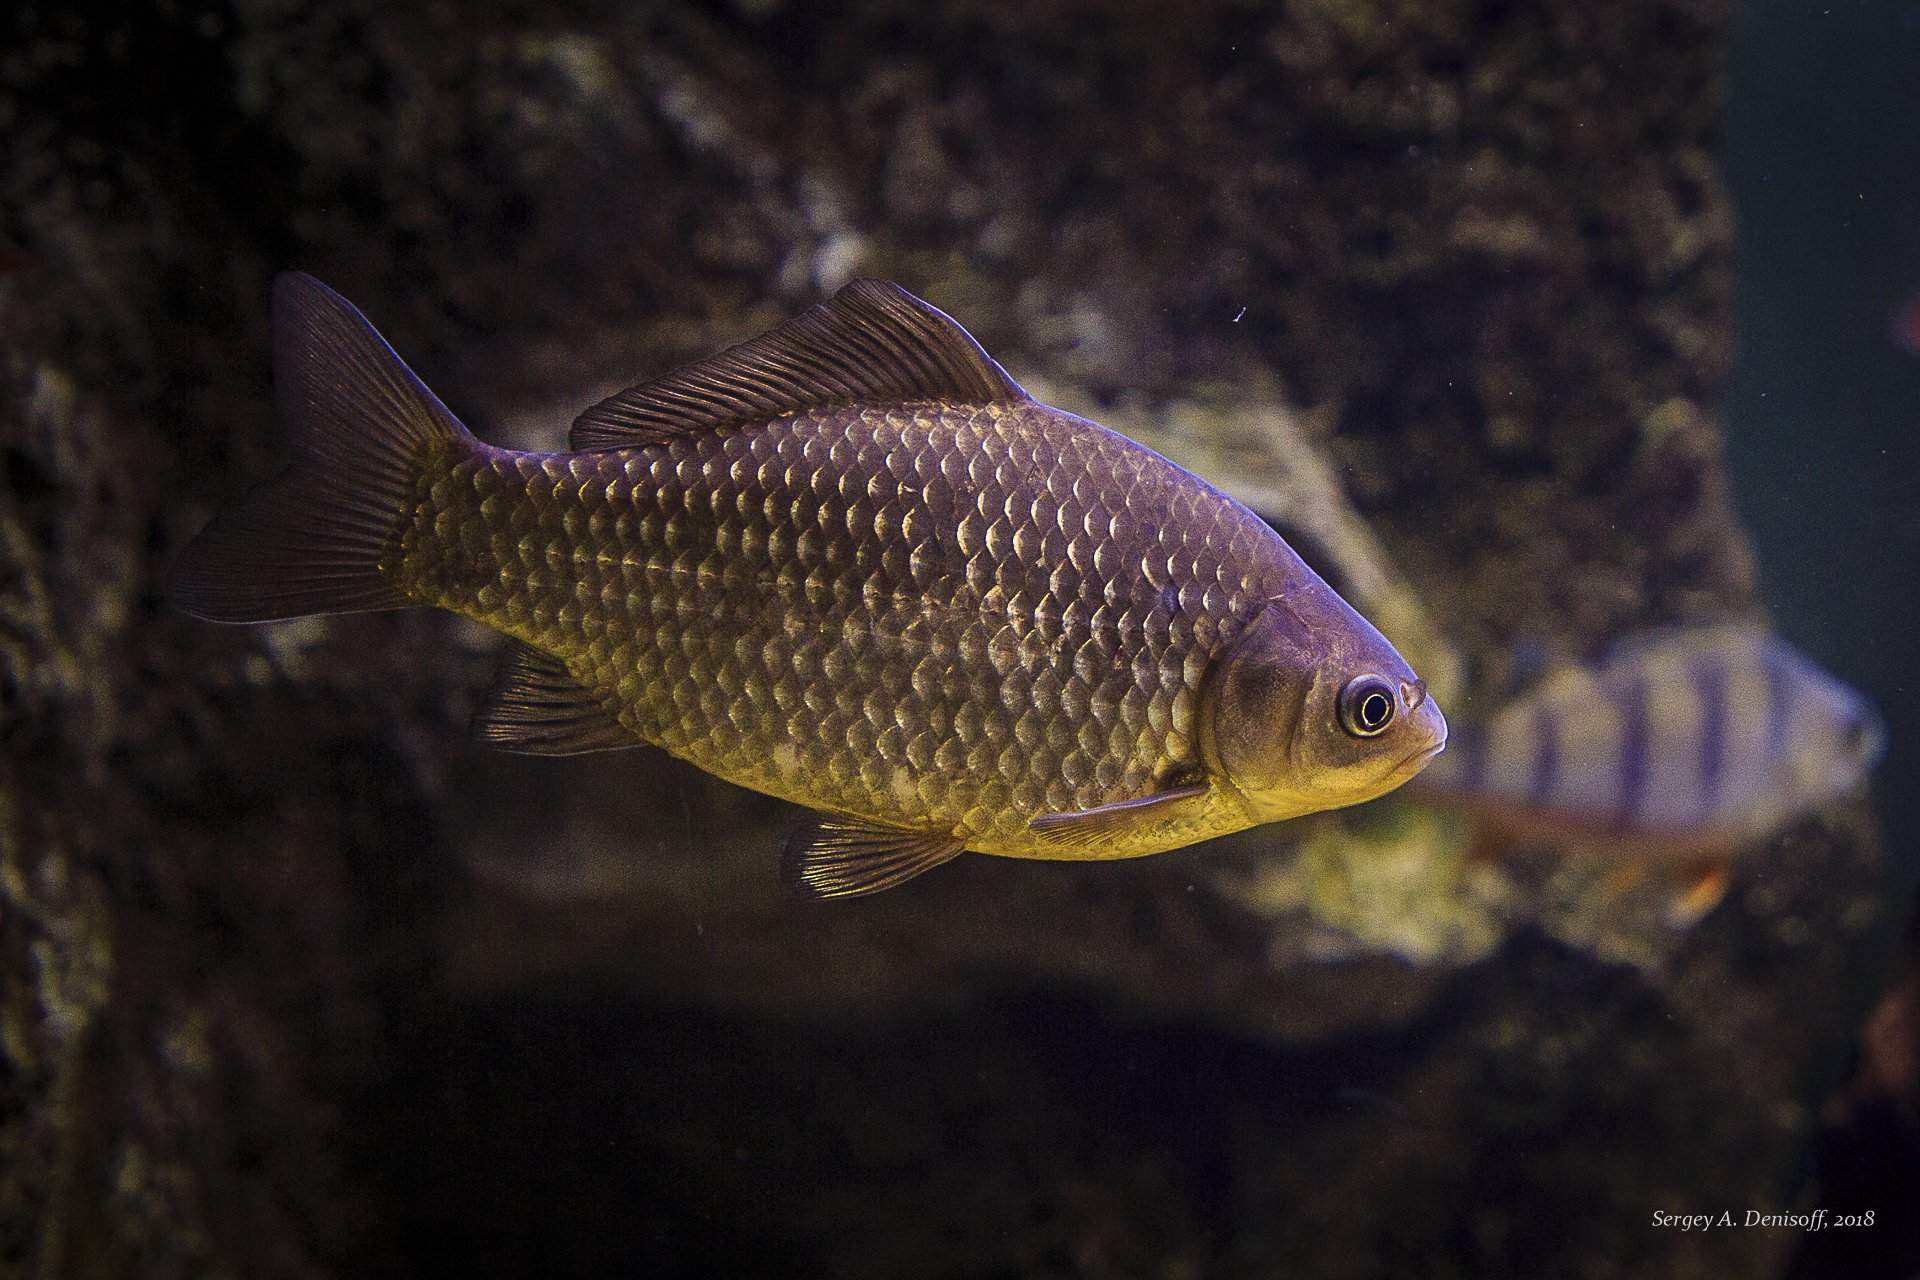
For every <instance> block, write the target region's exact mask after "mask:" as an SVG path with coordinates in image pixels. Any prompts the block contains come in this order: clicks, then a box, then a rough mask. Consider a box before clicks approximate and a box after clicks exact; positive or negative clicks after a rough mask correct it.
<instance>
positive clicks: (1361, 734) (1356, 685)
mask: <svg viewBox="0 0 1920 1280" xmlns="http://www.w3.org/2000/svg"><path fill="white" fill-rule="evenodd" d="M1393 708H1394V702H1393V687H1392V686H1391V685H1389V684H1388V683H1387V682H1386V681H1385V680H1382V679H1381V678H1380V677H1379V676H1359V677H1356V678H1355V679H1353V680H1352V681H1350V682H1348V684H1347V687H1346V688H1344V689H1342V690H1341V691H1340V727H1341V728H1342V729H1345V730H1346V731H1347V732H1348V733H1350V734H1352V735H1353V736H1354V737H1356V738H1372V737H1377V736H1378V735H1380V734H1382V733H1385V732H1386V731H1387V726H1388V725H1390V724H1392V723H1393Z"/></svg>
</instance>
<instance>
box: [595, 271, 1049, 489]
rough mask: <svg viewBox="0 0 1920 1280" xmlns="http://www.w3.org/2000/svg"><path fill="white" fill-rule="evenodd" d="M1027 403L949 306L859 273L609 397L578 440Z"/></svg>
mask: <svg viewBox="0 0 1920 1280" xmlns="http://www.w3.org/2000/svg"><path fill="white" fill-rule="evenodd" d="M1029 398H1030V397H1029V396H1028V395H1027V393H1026V392H1025V391H1022V390H1021V389H1020V384H1019V383H1017V382H1015V381H1014V380H1013V379H1012V378H1010V377H1008V376H1007V373H1006V370H1004V369H1002V368H1001V367H1000V366H999V365H997V364H995V363H994V362H993V358H992V357H991V356H989V355H988V354H987V353H986V352H985V351H983V350H981V349H980V344H979V343H977V342H975V341H974V340H973V338H972V336H971V335H969V334H968V333H967V331H966V330H965V329H963V328H961V327H960V325H959V324H958V323H957V322H956V321H954V320H953V318H952V317H950V316H948V315H947V314H946V313H945V312H943V311H941V310H940V309H938V308H937V307H934V306H932V305H930V304H928V303H925V302H922V301H921V300H920V299H918V298H916V297H914V296H913V295H912V294H910V293H908V292H907V291H906V290H905V289H902V288H901V287H900V286H899V285H897V284H889V283H888V282H886V281H884V280H855V281H854V282H853V283H852V284H849V285H848V286H847V287H846V288H844V289H842V290H840V292H839V293H836V294H834V295H833V300H832V301H831V302H825V303H822V304H820V305H819V306H816V307H813V308H812V309H810V310H808V311H806V312H803V313H802V314H801V315H799V316H797V317H795V318H794V319H792V320H789V321H788V322H787V323H785V324H783V325H781V326H780V327H779V328H777V329H773V330H770V331H768V332H767V333H763V334H761V335H760V336H759V337H757V338H754V339H751V340H750V341H747V342H743V343H741V344H740V345H738V346H735V347H729V348H728V349H727V350H725V351H722V352H721V353H720V354H719V355H717V356H713V357H711V358H709V359H706V360H700V361H697V362H695V363H693V364H689V365H683V366H682V367H680V368H678V369H676V370H674V371H673V372H672V373H669V374H667V375H666V376H665V377H662V378H658V379H656V380H654V381H652V382H646V383H642V384H641V385H639V386H637V387H632V388H629V389H628V390H626V391H622V392H620V393H619V394H617V395H614V396H610V397H608V398H607V399H605V400H602V401H601V402H600V403H599V404H597V405H594V406H593V407H592V408H591V409H588V410H587V411H586V412H585V413H583V414H581V415H580V416H579V418H577V419H575V421H574V424H573V435H572V437H571V447H572V448H573V449H574V450H575V451H577V452H586V451H589V450H594V449H628V448H635V447H637V446H640V445H648V444H656V443H658V442H659V441H662V440H670V439H673V438H674V437H676V436H688V435H695V434H699V433H702V432H706V431H717V430H720V429H722V428H725V427H731V426H740V425H743V424H747V423H755V422H766V421H768V420H769V419H772V418H777V417H780V416H781V415H782V414H788V413H798V412H802V411H804V410H809V409H812V410H820V409H833V408H843V407H845V406H848V405H857V404H898V403H900V402H902V401H906V400H947V401H952V402H956V403H960V404H990V403H992V402H994V401H998V400H1026V399H1029Z"/></svg>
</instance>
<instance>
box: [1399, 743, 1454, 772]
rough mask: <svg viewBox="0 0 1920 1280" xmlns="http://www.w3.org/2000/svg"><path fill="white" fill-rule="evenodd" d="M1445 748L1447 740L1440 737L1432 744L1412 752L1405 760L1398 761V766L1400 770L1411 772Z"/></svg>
mask: <svg viewBox="0 0 1920 1280" xmlns="http://www.w3.org/2000/svg"><path fill="white" fill-rule="evenodd" d="M1446 749H1447V740H1446V739H1445V738H1442V739H1440V741H1438V742H1436V743H1434V744H1433V745H1432V746H1430V747H1422V748H1420V749H1419V750H1418V751H1416V752H1414V753H1413V754H1412V755H1410V756H1408V757H1407V758H1406V759H1405V760H1402V761H1401V762H1400V765H1399V768H1400V769H1401V770H1405V771H1408V772H1411V771H1413V770H1415V769H1418V768H1420V767H1421V766H1422V765H1424V764H1426V763H1427V762H1428V761H1429V760H1432V759H1433V758H1434V757H1435V756H1437V755H1439V754H1440V753H1441V752H1442V751H1445V750H1446Z"/></svg>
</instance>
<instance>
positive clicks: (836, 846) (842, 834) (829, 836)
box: [780, 817, 965, 898]
mask: <svg viewBox="0 0 1920 1280" xmlns="http://www.w3.org/2000/svg"><path fill="white" fill-rule="evenodd" d="M964 850H965V846H964V845H962V844H961V843H960V842H959V841H958V840H956V839H954V838H953V837H952V836H950V835H943V834H941V833H939V832H932V831H909V830H906V829H905V828H902V827H886V826H881V825H880V824H878V823H873V822H865V821H862V820H861V819H859V818H847V817H833V818H822V819H821V820H820V822H819V824H818V825H816V826H813V827H808V828H804V829H802V830H801V831H799V832H797V833H795V835H794V837H793V839H792V840H790V841H788V842H787V847H786V850H785V852H784V853H783V854H782V855H781V860H780V878H781V879H783V880H785V881H786V882H787V884H788V886H789V887H790V888H792V889H794V890H795V891H797V892H799V893H802V894H806V895H807V896H809V897H814V898H854V897H859V896H860V895H861V894H867V893H878V892H880V891H881V890H882V889H891V888H893V887H894V886H895V885H897V884H904V883H906V882H907V881H909V880H911V879H913V878H914V877H915V876H917V875H919V874H920V873H921V872H923V871H931V870H933V868H935V867H937V866H939V865H940V864H942V863H944V862H951V861H952V860H953V859H955V858H957V857H959V856H960V854H961V853H962V852H964Z"/></svg>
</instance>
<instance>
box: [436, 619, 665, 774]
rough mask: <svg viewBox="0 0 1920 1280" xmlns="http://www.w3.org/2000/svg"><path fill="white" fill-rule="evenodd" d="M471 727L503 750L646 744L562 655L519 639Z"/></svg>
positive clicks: (569, 751) (548, 751) (552, 751)
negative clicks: (577, 675)
mask: <svg viewBox="0 0 1920 1280" xmlns="http://www.w3.org/2000/svg"><path fill="white" fill-rule="evenodd" d="M473 731H474V733H475V735H476V736H478V737H479V738H480V740H481V741H483V742H490V743H492V744H493V745H494V746H496V747H499V748H500V749H501V750H502V751H513V752H517V753H519V754H520V755H529V756H577V755H581V754H583V753H585V752H588V751H615V750H618V749H620V748H622V747H640V746H645V745H646V744H645V743H644V742H643V741H642V740H641V739H640V738H639V737H637V736H635V734H634V732H633V731H632V730H631V729H629V728H627V727H626V726H625V725H623V724H621V723H620V721H619V720H618V719H616V718H615V716H614V714H613V708H612V706H611V705H610V702H609V700H608V698H607V697H606V695H605V694H603V693H600V692H599V691H597V690H594V689H589V688H587V687H586V686H585V685H583V684H581V683H580V682H579V681H578V680H576V679H574V677H573V673H572V672H570V671H568V670H567V666H566V664H565V663H564V662H562V661H560V659H558V658H556V657H553V656H552V655H550V654H545V653H542V652H540V651H539V650H538V649H535V648H532V647H531V646H528V645H524V644H520V643H517V642H516V643H515V644H514V645H513V647H512V648H511V649H509V650H508V651H507V656H506V660H505V661H503V662H502V663H501V664H500V674H499V675H498V676H496V677H495V678H494V682H493V692H492V694H490V695H489V696H488V698H487V705H486V706H485V707H483V708H482V709H481V711H480V714H479V715H477V716H475V717H474V719H473Z"/></svg>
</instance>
